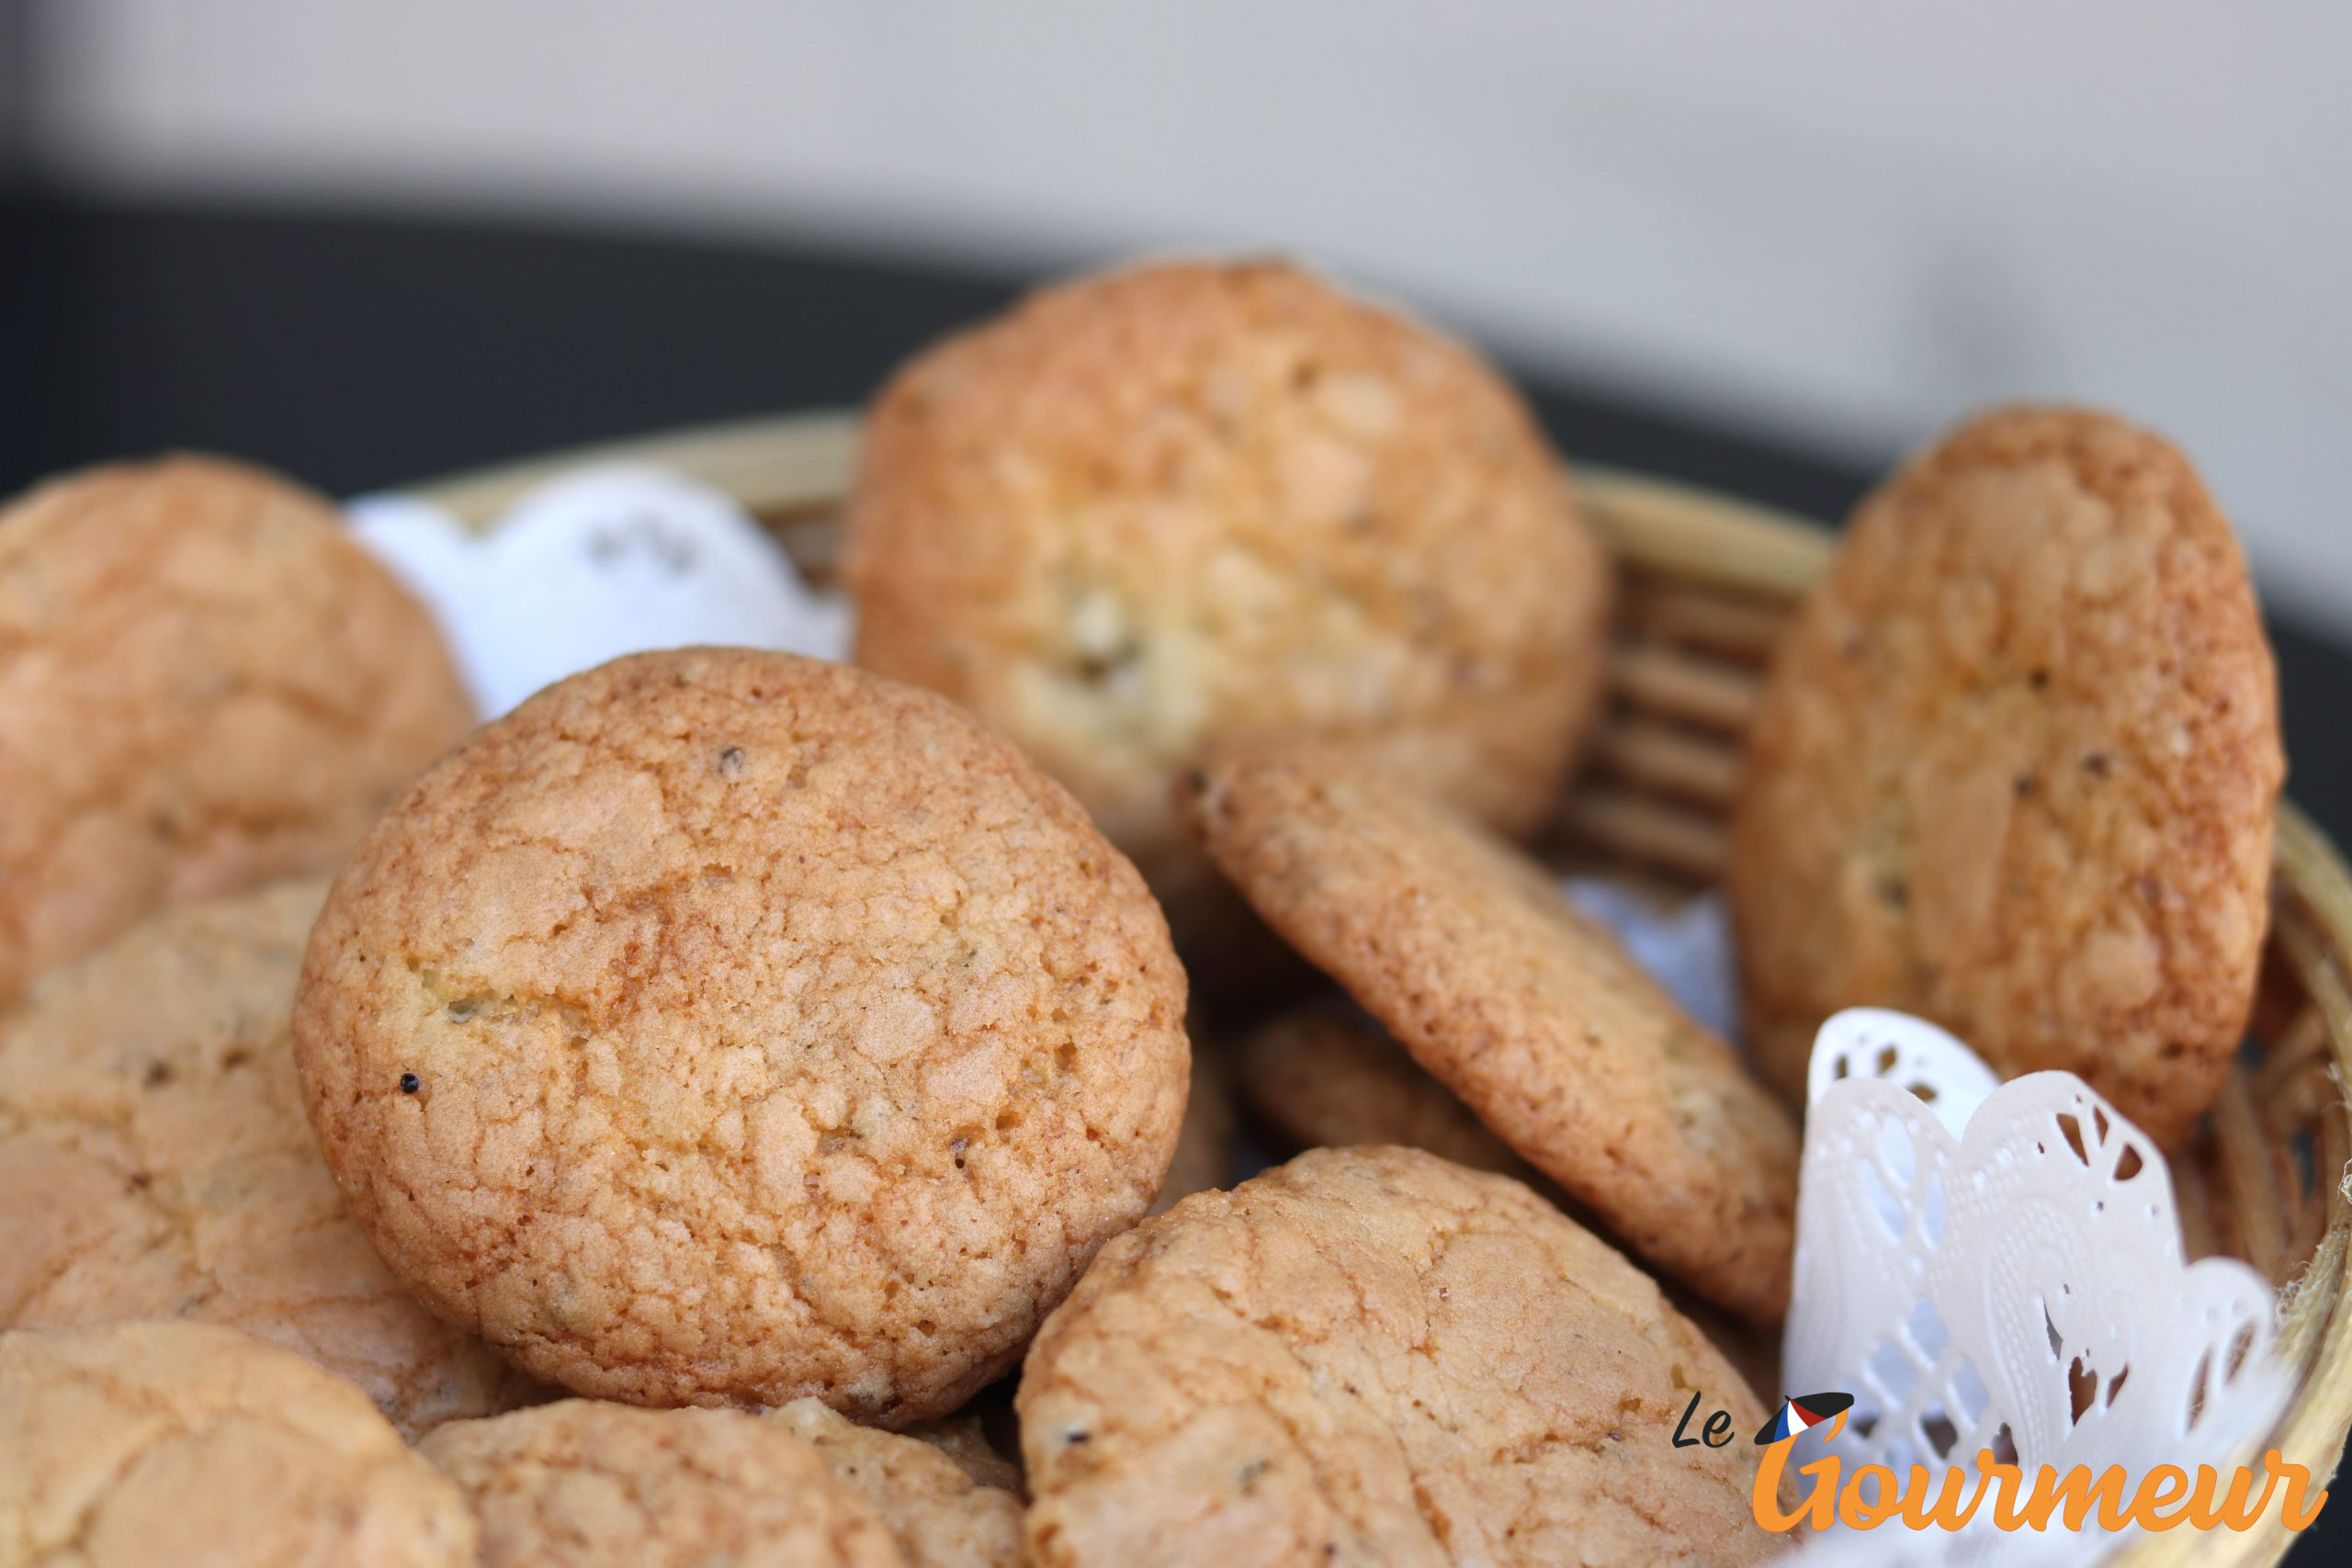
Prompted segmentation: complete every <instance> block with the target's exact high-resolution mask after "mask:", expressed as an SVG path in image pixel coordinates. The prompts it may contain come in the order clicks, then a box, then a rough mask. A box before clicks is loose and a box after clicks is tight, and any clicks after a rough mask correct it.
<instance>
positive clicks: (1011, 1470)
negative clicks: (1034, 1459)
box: [907, 1383, 1029, 1497]
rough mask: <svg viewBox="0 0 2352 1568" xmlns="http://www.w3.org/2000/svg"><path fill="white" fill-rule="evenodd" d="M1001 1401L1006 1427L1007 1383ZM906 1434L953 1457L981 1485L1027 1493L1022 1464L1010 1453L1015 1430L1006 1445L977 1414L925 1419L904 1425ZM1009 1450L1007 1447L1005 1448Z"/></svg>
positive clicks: (989, 1397) (1016, 1440)
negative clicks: (993, 1438)
mask: <svg viewBox="0 0 2352 1568" xmlns="http://www.w3.org/2000/svg"><path fill="white" fill-rule="evenodd" d="M997 1387H998V1389H1000V1390H1004V1391H1005V1392H1004V1393H1002V1396H1001V1403H998V1404H996V1407H997V1408H1000V1409H1001V1411H1002V1414H1003V1417H1004V1421H1005V1424H1006V1426H1007V1427H1008V1428H1010V1427H1011V1426H1012V1393H1011V1392H1010V1390H1009V1389H1006V1385H1005V1384H1003V1383H999V1384H998V1385H997ZM981 1398H982V1399H983V1400H986V1401H991V1402H995V1401H997V1399H998V1396H997V1395H995V1394H991V1393H982V1395H981ZM907 1436H909V1437H910V1438H922V1440H923V1441H924V1442H926V1443H929V1444H930V1445H931V1446H932V1447H933V1448H934V1449H937V1450H939V1451H940V1452H941V1453H944V1454H945V1455H946V1456H947V1457H948V1458H949V1459H952V1460H954V1461H956V1468H958V1469H959V1470H961V1471H963V1472H964V1473H965V1474H966V1475H968V1476H970V1477H971V1478H972V1479H973V1480H974V1481H976V1482H978V1483H979V1484H981V1485H982V1486H993V1487H995V1488H996V1489H997V1490H998V1491H1000V1492H1010V1493H1012V1495H1014V1496H1016V1497H1025V1496H1027V1495H1028V1492H1029V1488H1028V1483H1026V1482H1024V1481H1023V1480H1022V1478H1021V1466H1020V1465H1019V1464H1017V1463H1016V1462H1014V1460H1013V1457H1012V1456H1013V1455H1014V1454H1017V1453H1018V1452H1019V1451H1020V1437H1019V1434H1018V1433H1014V1434H1013V1435H1012V1438H1011V1440H1010V1441H1009V1442H1008V1443H1007V1445H1006V1448H1005V1449H999V1448H998V1447H997V1446H996V1444H995V1443H994V1442H992V1441H990V1440H989V1433H988V1422H987V1420H986V1419H985V1418H984V1417H983V1416H970V1415H967V1416H949V1417H947V1419H945V1420H944V1421H925V1422H923V1423H922V1424H921V1425H920V1426H914V1427H908V1428H907ZM1008 1450H1010V1451H1008Z"/></svg>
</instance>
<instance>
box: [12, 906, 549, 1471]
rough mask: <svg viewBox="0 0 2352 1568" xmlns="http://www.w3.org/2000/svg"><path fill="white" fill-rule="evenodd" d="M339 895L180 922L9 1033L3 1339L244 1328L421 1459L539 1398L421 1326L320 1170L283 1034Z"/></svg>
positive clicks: (28, 1013) (83, 972)
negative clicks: (370, 1403)
mask: <svg viewBox="0 0 2352 1568" xmlns="http://www.w3.org/2000/svg"><path fill="white" fill-rule="evenodd" d="M325 896H326V885H325V884H324V883H322V882H317V883H297V884H287V885H283V886H277V887H272V888H268V889H265V890H264V891H262V892H259V893H252V894H246V895H243V896H242V897H234V898H222V899H215V900H211V901H209V902H206V903H201V904H191V905H187V906H184V907H182V908H176V909H166V910H164V911H162V912H161V913H159V914H156V915H153V916H150V917H149V918H148V919H145V920H143V921H141V923H140V924H138V925H136V926H134V927H132V928H131V929H130V931H127V932H125V933H124V934H123V935H122V936H121V937H119V938H118V939H117V940H116V942H114V943H113V944H112V945H111V946H109V947H107V948H106V949H104V950H103V951H101V952H99V953H94V954H92V955H91V956H90V957H88V958H85V959H83V960H81V961H80V962H79V963H76V964H69V965H67V966H66V967H65V968H63V969H61V970H58V971H56V972H55V973H53V974H51V976H48V977H47V978H46V979H44V980H43V981H42V982H41V983H40V985H38V986H37V987H34V989H33V992H32V994H31V995H30V996H29V997H28V998H26V999H25V1000H24V1002H23V1003H22V1004H21V1005H20V1006H19V1007H18V1008H17V1010H15V1011H14V1012H13V1013H11V1014H9V1015H7V1016H6V1017H0V1191H5V1192H6V1194H7V1195H8V1201H7V1202H6V1205H5V1206H0V1326H6V1327H17V1328H53V1327H65V1326H74V1325H93V1324H102V1323H116V1322H121V1321H123V1320H126V1319H131V1318H164V1317H181V1316H184V1317H191V1318H197V1319H200V1320H203V1321H206V1322H210V1323H221V1324H227V1325H230V1326H232V1327H235V1328H242V1329H244V1330H245V1331H246V1332H248V1333H251V1334H254V1335H256V1336H258V1337H261V1338H264V1339H267V1340H270V1341H272V1342H274V1343H276V1344H278V1345H282V1346H284V1347H285V1348H288V1349H289V1350H296V1351H300V1353H302V1354H303V1355H306V1356H308V1357H310V1358H311V1359H312V1360H314V1361H316V1362H318V1363H319V1364H320V1365H321V1366H322V1367H324V1368H326V1369H327V1370H328V1371H332V1372H334V1373H336V1374H338V1375H339V1376H342V1377H345V1378H348V1379H350V1380H351V1381H352V1382H355V1383H357V1384H358V1385H359V1386H360V1387H361V1388H362V1389H364V1390H366V1391H367V1393H368V1395H369V1397H371V1398H372V1399H374V1400H375V1402H376V1404H377V1406H378V1408H379V1409H380V1410H382V1411H383V1413H384V1414H385V1416H388V1417H389V1418H390V1420H391V1422H392V1424H393V1425H394V1426H395V1427H399V1428H400V1429H401V1432H402V1433H403V1434H405V1435H407V1436H410V1437H414V1436H416V1435H418V1434H419V1433H422V1432H424V1431H426V1430H428V1429H430V1428H431V1427H433V1426H435V1424H436V1423H438V1422H442V1421H447V1420H450V1419H453V1418H455V1417H458V1416H485V1415H489V1414H491V1413H492V1412H494V1411H499V1410H504V1409H508V1408H510V1407H511V1406H513V1405H515V1404H519V1403H521V1402H522V1401H523V1400H525V1399H526V1398H529V1397H532V1395H533V1390H532V1387H531V1385H530V1383H529V1382H528V1380H526V1379H525V1378H524V1377H522V1376H521V1375H520V1374H519V1373H517V1372H515V1371H514V1369H512V1368H511V1367H509V1366H507V1364H506V1363H505V1362H504V1361H503V1359H501V1358H500V1357H499V1356H498V1355H496V1354H495V1353H494V1352H493V1351H492V1349H491V1348H490V1347H489V1346H487V1345H485V1344H483V1343H482V1342H481V1341H480V1340H479V1339H476V1338H474V1337H472V1336H470V1335H468V1334H465V1333H462V1332H460V1331H459V1330H458V1329H455V1328H452V1327H450V1326H449V1325H447V1324H445V1323H442V1322H440V1321H439V1320H438V1319H436V1318H435V1317H434V1316H433V1315H432V1314H430V1313H428V1312H426V1311H425V1310H424V1308H423V1307H421V1306H419V1305H418V1304H417V1303H416V1301H415V1299H414V1298H413V1297H412V1296H411V1295H410V1294H409V1293H408V1292H407V1290H406V1289H404V1288H403V1287H402V1286H401V1283H400V1281H399V1280H395V1279H394V1278H392V1276H391V1274H390V1271H389V1270H388V1269H385V1267H384V1265H383V1263H382V1262H381V1261H380V1260H379V1258H377V1257H376V1254H375V1251H374V1249H372V1248H371V1247H369V1246H368V1238H367V1237H366V1236H365V1235H361V1234H360V1231H359V1228H358V1227H357V1226H356V1225H355V1224H352V1223H351V1221H350V1220H349V1218H348V1217H346V1215H345V1213H344V1206H343V1196H342V1194H341V1193H339V1192H338V1191H336V1190H335V1185H334V1179H332V1178H330V1177H329V1176H328V1175H327V1171H326V1167H325V1166H324V1165H323V1164H322V1163H321V1162H320V1159H319V1151H318V1145H317V1143H316V1142H315V1141H314V1140H313V1139H312V1137H311V1127H310V1123H309V1122H308V1121H306V1120H305V1119H304V1117H303V1113H302V1093H301V1087H300V1083H299V1082H298V1081H297V1079H296V1077H295V1075H294V1058H293V1054H292V1051H291V1049H290V1047H289V1045H288V1040H287V1031H288V1013H289V1012H290V1011H291V1010H292V1008H293V1005H294V981H295V977H296V976H297V974H298V973H299V972H300V968H301V963H302V945H303V942H305V941H306V940H307V939H308V938H309V936H310V932H311V919H312V918H313V917H315V916H316V915H317V913H318V910H319V906H320V904H321V902H322V900H323V899H324V898H325Z"/></svg>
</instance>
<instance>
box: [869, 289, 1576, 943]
mask: <svg viewBox="0 0 2352 1568" xmlns="http://www.w3.org/2000/svg"><path fill="white" fill-rule="evenodd" d="M848 535H849V537H848V558H847V562H846V571H847V576H848V581H849V583H850V587H851V590H852V592H854V594H855V596H856V599H857V604H858V630H857V659H858V662H859V663H861V664H865V665H866V666H868V667H870V668H872V669H875V670H878V671H882V672H883V673H885V674H888V675H895V676H898V677H899V678H900V679H902V680H908V681H912V682H916V683H917V684H920V685H924V686H929V687H931V688H932V689H933V690H935V691H940V692H944V693H946V694H948V695H949V696H952V697H954V698H956V700H957V701H959V702H962V703H966V704H968V705H971V706H973V707H975V708H977V709H978V710H979V712H980V713H982V714H983V715H985V716H987V718H988V719H989V722H990V723H991V724H993V725H995V726H996V727H997V728H1000V729H1001V730H1002V731H1003V732H1004V733H1005V734H1007V735H1009V736H1011V737H1012V739H1014V740H1016V741H1018V742H1019V743H1020V744H1021V745H1022V746H1023V748H1024V749H1026V750H1028V751H1029V752H1030V753H1031V754H1032V755H1034V756H1035V757H1036V758H1037V759H1038V760H1039V761H1041V762H1043V763H1044V764H1045V766H1046V770H1047V771H1048V772H1050V773H1053V774H1054V775H1055V776H1056V777H1057V778H1059V779H1061V780H1062V781H1063V782H1064V783H1065V784H1069V786H1070V788H1071V789H1072V790H1074V791H1075V792H1076V793H1077V795H1078V797H1079V798H1080V800H1081V801H1082V802H1084V803H1085V805H1086V807H1087V809H1088V810H1089V811H1091V813H1093V815H1094V818H1095V820H1096V821H1098V822H1100V823H1101V824H1102V825H1103V831H1104V832H1106V833H1107V834H1109V835H1110V837H1111V840H1112V841H1113V842H1114V843H1116V844H1118V845H1119V846H1120V847H1121V848H1122V849H1124V850H1125V851H1126V852H1128V853H1129V854H1131V855H1133V856H1135V857H1136V863H1138V864H1139V865H1140V866H1141V867H1142V869H1143V872H1144V874H1145V875H1146V876H1147V877H1148V879H1149V880H1150V881H1151V883H1152V886H1154V888H1155V889H1156V890H1158V892H1159V895H1160V897H1161V898H1162V900H1163V902H1165V903H1167V904H1168V905H1169V908H1170V910H1171V913H1172V918H1174V919H1176V921H1177V924H1178V927H1179V933H1180V936H1181V935H1187V934H1188V931H1187V928H1188V927H1189V926H1191V925H1193V924H1194V923H1196V922H1195V921H1193V919H1190V918H1189V917H1191V916H1192V915H1193V914H1194V913H1196V911H1197V909H1198V907H1199V906H1200V904H1201V901H1202V900H1203V899H1204V897H1207V894H1206V892H1205V889H1206V888H1208V887H1211V886H1214V883H1215V879H1214V877H1212V876H1210V875H1209V874H1208V873H1207V867H1206V866H1205V864H1204V863H1203V862H1202V859H1201V856H1200V852H1199V849H1198V846H1197V845H1195V844H1194V843H1193V841H1192V839H1191V837H1190V835H1189V834H1188V833H1187V832H1186V830H1185V828H1184V824H1183V818H1182V811H1181V809H1180V808H1179V807H1178V805H1177V803H1176V800H1175V792H1174V787H1173V786H1174V784H1175V782H1176V779H1177V778H1178V776H1179V774H1180V773H1181V771H1182V767H1183V766H1184V765H1185V764H1186V763H1187V762H1189V761H1191V760H1192V758H1193V755H1194V754H1195V753H1196V752H1197V751H1198V750H1200V749H1201V747H1202V745H1203V744H1204V742H1206V741H1208V740H1209V739H1213V738H1216V737H1220V736H1234V735H1242V734H1260V733H1270V734H1283V735H1289V734H1294V733H1306V734H1314V735H1317V736H1322V737H1326V738H1329V739H1334V740H1335V741H1344V742H1345V743H1347V744H1349V745H1351V746H1352V747H1354V748H1355V749H1357V750H1358V751H1359V753H1360V754H1361V755H1362V756H1363V758H1364V759H1365V761H1367V762H1368V763H1369V764H1372V765H1377V766H1379V767H1382V768H1384V769H1388V770H1393V771H1394V772H1396V773H1397V774H1398V775H1399V776H1401V777H1404V778H1407V779H1409V780H1411V781H1413V782H1414V783H1416V784H1419V785H1420V786H1422V787H1424V788H1427V789H1430V791H1432V792H1434V793H1436V794H1439V795H1442V796H1444V797H1446V798H1449V799H1452V800H1454V801H1457V802H1458V803H1460V804H1461V805H1463V806H1464V807H1467V808H1469V809H1471V810H1473V811H1475V812H1476V813H1477V814H1478V815H1480V816H1481V817H1483V818H1487V820H1489V821H1491V822H1494V823H1496V824H1497V825H1498V826H1500V827H1503V828H1504V829H1508V830H1511V831H1521V830H1525V829H1530V828H1532V826H1534V825H1535V824H1536V822H1537V821H1538V820H1539V819H1540V818H1543V817H1544V815H1545V814H1546V813H1547V812H1548V811H1549V809H1550V807H1551V805H1552V803H1553V800H1554V797H1555V792H1556V789H1557V786H1558V784H1559V783H1560V781H1561V778H1562V776H1563V774H1564V773H1565V772H1566V768H1567V766H1568V763H1569V761H1570V759H1571V757H1572V755H1573V753H1574V752H1575V750H1576V749H1577V743H1578V741H1579V739H1580V738H1581V736H1582V734H1583V732H1584V730H1585V728H1586V726H1587V723H1588V721H1589V718H1590V716H1591V715H1592V712H1593V709H1594V705H1595V701H1596V698H1597V696H1598V694H1599V690H1600V667H1601V640H1602V628H1603V625H1604V621H1605V617H1606V604H1607V599H1608V562H1607V558H1606V557H1605V556H1604V554H1603V552H1602V550H1601V549H1600V546H1599V544H1598V543H1597V542H1596V540H1595V538H1594V536H1592V534H1591V533H1590V531H1589V529H1588V528H1587V527H1586V525H1584V523H1583V521H1582V520H1581V518H1580V517H1579V515H1578V513H1577V510H1576V507H1575V504H1574V502H1572V501H1571V499H1570V496H1569V493H1568V489H1567V485H1566V481H1565V479H1563V477H1562V474H1561V471H1560V468H1559V464H1558V460H1557V458H1556V457H1555V456H1554V454H1553V453H1552V451H1551V449H1550V447H1549V446H1548V445H1547V444H1546V443H1545V441H1544V436H1543V434H1542V433H1541V432H1540V431H1539V430H1538V429H1537V427H1536V424H1535V422H1534V421H1533V419H1532V418H1531V417H1530V415H1529V413H1528V411H1527V408H1526V406H1525V404H1524V403H1523V402H1522V401H1521V400H1520V398H1519V396H1518V394H1517V393H1516V392H1514V391H1513V390H1512V389H1511V388H1510V386H1509V384H1508V383H1506V382H1505V381H1504V380H1503V379H1502V378H1501V377H1499V376H1498V375H1497V374H1496V373H1495V371H1494V370H1493V369H1492V368H1491V367H1488V366H1487V365H1486V364H1485V363H1484V362H1482V361H1481V360H1480V359H1479V358H1478V357H1477V356H1476V355H1475V354H1473V353H1471V352H1470V351H1469V350H1467V349H1466V348H1464V347H1463V346H1462V345H1461V344H1456V343H1454V342H1453V341H1451V340H1450V339H1447V338H1445V337H1442V336H1441V335H1439V334H1438V333H1434V332H1432V331H1430V329H1429V328H1427V327H1425V326H1422V325H1420V324H1419V323H1417V322H1413V321H1408V320H1406V319H1405V318H1403V317H1401V316H1399V315H1397V314H1395V313H1393V312H1391V311H1388V310H1382V309H1378V308H1375V307H1374V306H1372V305H1369V304H1366V303H1364V302H1363V301H1361V300H1358V299H1352V298H1351V297H1349V296H1348V295H1346V294H1344V293H1341V292H1340V291H1339V290H1337V289H1335V288H1332V287H1330V286H1329V285H1328V284H1326V283H1324V282H1323V281H1321V280H1320V279H1318V278H1317V277H1315V276H1311V275H1309V274H1307V273H1306V272H1304V271H1301V270H1299V269H1298V268H1295V267H1293V266H1288V265H1280V264H1276V263H1271V262H1248V263H1239V264H1231V265H1219V264H1214V263H1197V262H1171V263H1163V264H1159V265H1148V266H1142V267H1136V268H1133V269H1130V270H1126V271H1121V272H1116V273H1111V274H1107V275H1104V276H1095V277H1088V278H1081V279H1080V280H1078V281H1075V282H1072V283H1067V284H1064V285H1061V286H1059V287H1057V288H1048V289H1046V290H1044V291H1043V292H1040V293H1038V294H1036V295H1035V296H1033V297H1031V298H1030V299H1027V300H1025V301H1023V303H1022V304H1021V305H1020V306H1019V307H1017V308H1016V309H1014V310H1012V311H1011V312H1010V313H1008V314H1007V315H1005V316H1003V317H1001V318H1000V319H999V320H997V321H991V322H989V323H988V324H986V325H984V326H981V327H979V328H978V329H977V330H974V331H971V332H967V333H962V334H960V335H958V336H956V337H954V338H951V339H949V340H948V341H947V342H945V343H944V344H940V345H938V346H937V347H935V348H933V349H932V350H931V351H929V352H928V353H926V354H924V355H922V356H920V357H919V358H917V359H916V360H915V361H914V362H913V363H911V364H910V365H909V366H907V367H905V368H904V369H903V370H901V371H900V372H899V375H898V377H897V378H895V379H894V380H893V381H892V382H891V383H890V385H889V386H888V388H886V389H884V391H883V392H882V394H881V395H880V397H879V398H878V399H877V400H876V402H875V404H874V407H873V410H872V412H871V414H870V416H869V418H868V421H867V423H866V427H865V450H864V454H863V457H862V459H861V461H860V464H859V468H858V474H857V479H856V485H855V489H854V494H853V496H852V498H851V502H850V506H849V514H848Z"/></svg>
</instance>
